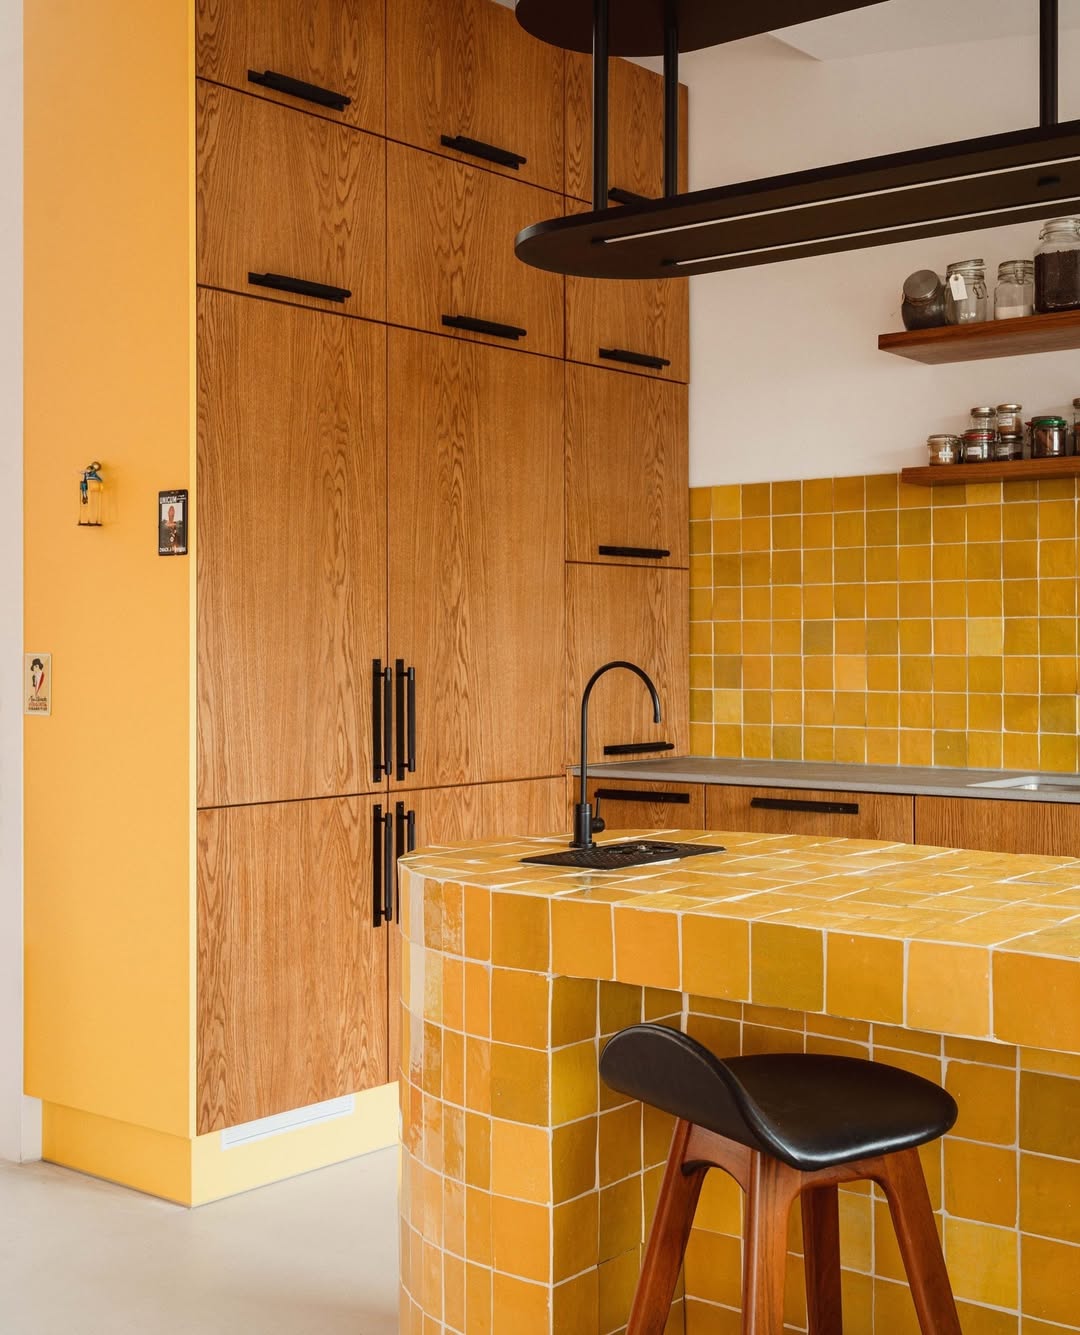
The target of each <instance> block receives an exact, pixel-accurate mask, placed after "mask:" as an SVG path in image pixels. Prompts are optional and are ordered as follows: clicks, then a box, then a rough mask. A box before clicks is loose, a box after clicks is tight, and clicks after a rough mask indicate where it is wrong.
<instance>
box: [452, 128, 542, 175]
mask: <svg viewBox="0 0 1080 1335" xmlns="http://www.w3.org/2000/svg"><path fill="white" fill-rule="evenodd" d="M440 143H441V144H442V146H443V148H454V149H456V150H457V151H458V152H459V153H468V155H469V156H470V157H473V158H483V159H484V161H485V162H497V163H498V164H499V166H500V167H512V168H513V169H514V171H517V169H518V168H519V167H523V166H524V165H525V163H526V162H528V160H529V159H528V158H523V157H522V156H521V154H520V153H511V152H510V150H509V149H508V148H496V147H495V145H494V144H485V143H484V141H483V140H482V139H470V138H469V137H468V136H467V135H464V134H455V135H449V134H444V135H443V136H442V138H441V140H440Z"/></svg>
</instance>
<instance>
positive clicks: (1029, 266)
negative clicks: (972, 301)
mask: <svg viewBox="0 0 1080 1335" xmlns="http://www.w3.org/2000/svg"><path fill="white" fill-rule="evenodd" d="M1034 314H1035V261H1034V260H1006V261H1005V262H1004V263H1003V264H999V265H998V280H997V287H996V288H994V319H995V320H1016V319H1019V318H1020V317H1021V316H1024V315H1034Z"/></svg>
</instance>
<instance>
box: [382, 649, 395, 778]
mask: <svg viewBox="0 0 1080 1335" xmlns="http://www.w3.org/2000/svg"><path fill="white" fill-rule="evenodd" d="M382 679H383V693H382V696H383V733H382V738H383V747H382V772H383V773H384V774H385V775H386V777H387V778H389V777H390V775H391V774H392V773H393V772H394V674H393V672H391V670H390V668H389V666H387V667H385V668H383V674H382Z"/></svg>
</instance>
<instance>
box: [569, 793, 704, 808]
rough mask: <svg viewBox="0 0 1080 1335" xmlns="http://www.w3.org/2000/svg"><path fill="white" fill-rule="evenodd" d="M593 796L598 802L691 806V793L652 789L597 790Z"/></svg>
mask: <svg viewBox="0 0 1080 1335" xmlns="http://www.w3.org/2000/svg"><path fill="white" fill-rule="evenodd" d="M593 796H594V797H595V798H596V800H597V801H598V802H600V801H604V802H650V803H655V804H656V805H657V806H665V807H688V806H689V805H690V794H689V793H661V792H654V791H653V790H652V789H650V788H597V789H596V791H595V793H594V794H593Z"/></svg>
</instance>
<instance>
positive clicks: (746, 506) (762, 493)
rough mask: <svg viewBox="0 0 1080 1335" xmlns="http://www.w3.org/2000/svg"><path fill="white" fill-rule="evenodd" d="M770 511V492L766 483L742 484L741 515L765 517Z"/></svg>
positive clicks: (744, 516)
mask: <svg viewBox="0 0 1080 1335" xmlns="http://www.w3.org/2000/svg"><path fill="white" fill-rule="evenodd" d="M771 510H772V491H771V489H770V487H769V484H768V483H767V482H749V483H744V485H743V487H742V514H743V518H744V519H745V518H746V517H747V515H767V514H769V513H770V512H771Z"/></svg>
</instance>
